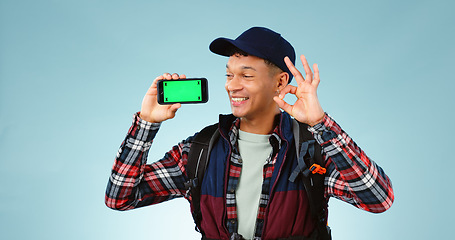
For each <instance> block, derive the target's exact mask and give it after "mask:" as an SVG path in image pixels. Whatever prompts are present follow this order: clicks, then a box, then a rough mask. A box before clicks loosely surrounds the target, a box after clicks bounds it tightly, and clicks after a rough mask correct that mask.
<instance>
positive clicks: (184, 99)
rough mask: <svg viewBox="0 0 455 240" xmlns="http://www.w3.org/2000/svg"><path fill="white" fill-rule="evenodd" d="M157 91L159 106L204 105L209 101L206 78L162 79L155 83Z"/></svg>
mask: <svg viewBox="0 0 455 240" xmlns="http://www.w3.org/2000/svg"><path fill="white" fill-rule="evenodd" d="M157 90H158V93H157V100H158V103H159V104H161V105H166V104H175V103H181V104H188V103H193V104H194V103H206V102H207V101H208V99H209V96H208V83H207V79H206V78H186V79H176V80H167V79H163V80H159V81H158V82H157Z"/></svg>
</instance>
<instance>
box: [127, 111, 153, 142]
mask: <svg viewBox="0 0 455 240" xmlns="http://www.w3.org/2000/svg"><path fill="white" fill-rule="evenodd" d="M139 113H140V112H137V113H135V114H134V116H133V125H132V126H131V128H130V131H129V135H130V136H131V137H133V138H135V139H137V140H140V141H144V142H151V141H152V140H153V139H154V138H155V136H156V133H157V132H158V130H159V129H160V126H161V123H151V122H147V121H145V120H144V119H142V118H140V117H139Z"/></svg>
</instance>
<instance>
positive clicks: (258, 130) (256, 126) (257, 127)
mask: <svg viewBox="0 0 455 240" xmlns="http://www.w3.org/2000/svg"><path fill="white" fill-rule="evenodd" d="M277 114H280V110H278V111H276V112H273V114H270V115H269V116H263V117H260V118H253V119H251V118H246V117H242V118H240V130H242V131H244V132H249V133H254V134H262V135H265V134H271V133H272V132H273V130H274V129H275V125H276V124H275V116H276V115H277Z"/></svg>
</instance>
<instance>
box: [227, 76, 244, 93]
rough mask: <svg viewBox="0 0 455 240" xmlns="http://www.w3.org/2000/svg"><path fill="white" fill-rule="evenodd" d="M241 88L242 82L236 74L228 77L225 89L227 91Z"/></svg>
mask: <svg viewBox="0 0 455 240" xmlns="http://www.w3.org/2000/svg"><path fill="white" fill-rule="evenodd" d="M241 89H242V84H241V82H240V79H239V78H238V77H236V76H234V77H232V79H228V80H227V81H226V90H228V91H229V92H236V91H239V90H241Z"/></svg>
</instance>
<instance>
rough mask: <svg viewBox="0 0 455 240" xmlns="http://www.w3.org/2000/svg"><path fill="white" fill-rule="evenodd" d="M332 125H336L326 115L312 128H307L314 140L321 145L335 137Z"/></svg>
mask: <svg viewBox="0 0 455 240" xmlns="http://www.w3.org/2000/svg"><path fill="white" fill-rule="evenodd" d="M334 125H336V123H335V121H334V120H333V118H332V117H331V116H330V115H329V114H328V113H326V114H325V116H324V119H323V120H322V122H320V123H318V124H316V125H314V126H312V127H308V131H310V132H311V133H313V136H314V138H315V139H316V140H317V141H318V142H319V143H320V144H322V143H324V142H326V141H328V140H330V139H332V138H335V137H336V136H337V134H336V133H335V131H334V129H332V128H333V126H334Z"/></svg>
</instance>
